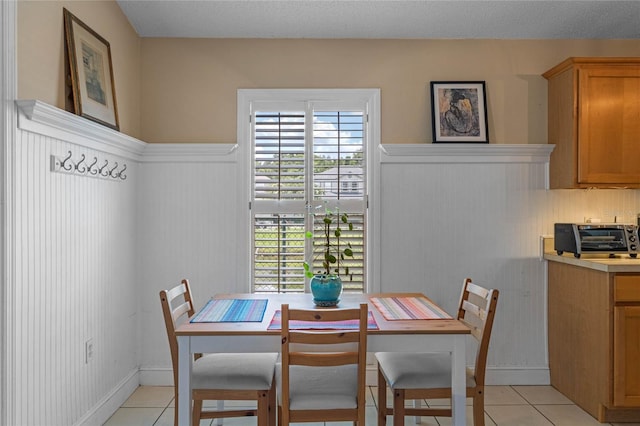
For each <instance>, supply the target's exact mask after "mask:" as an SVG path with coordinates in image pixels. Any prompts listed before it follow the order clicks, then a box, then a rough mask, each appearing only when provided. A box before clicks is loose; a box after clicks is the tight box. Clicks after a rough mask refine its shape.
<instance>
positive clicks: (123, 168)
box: [118, 164, 127, 180]
mask: <svg viewBox="0 0 640 426" xmlns="http://www.w3.org/2000/svg"><path fill="white" fill-rule="evenodd" d="M125 170H127V165H126V164H123V165H122V170H120V172H119V173H118V177H120V179H122V180H125V179H126V178H127V175H125V174H124V171H125Z"/></svg>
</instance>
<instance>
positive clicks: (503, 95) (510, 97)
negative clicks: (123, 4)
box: [142, 39, 640, 144]
mask: <svg viewBox="0 0 640 426" xmlns="http://www.w3.org/2000/svg"><path fill="white" fill-rule="evenodd" d="M569 56H640V43H638V41H637V40H624V41H598V40H573V41H570V40H562V41H557V40H533V41H532V40H529V41H519V40H502V41H500V40H309V39H299V40H274V39H271V40H269V39H266V40H249V39H233V40H232V39H226V40H225V39H143V41H142V74H143V75H144V76H145V78H144V80H143V83H142V99H143V103H142V134H143V139H144V140H145V141H148V142H227V143H231V142H235V140H236V90H237V89H238V88H281V87H282V88H284V87H286V88H301V87H305V88H334V87H335V88H343V87H366V88H369V87H379V88H380V89H381V98H382V130H381V131H382V143H425V142H431V141H432V136H431V117H430V114H431V106H430V101H429V99H430V97H429V82H430V81H436V80H485V81H486V84H487V100H488V111H489V137H490V141H491V142H492V143H503V144H504V143H546V142H547V116H546V114H547V105H546V103H547V95H546V91H547V84H546V80H545V79H544V78H542V77H541V74H542V73H543V72H545V71H546V70H547V69H549V68H551V67H552V66H554V65H556V64H557V63H559V62H561V61H562V60H564V59H566V58H567V57H569Z"/></svg>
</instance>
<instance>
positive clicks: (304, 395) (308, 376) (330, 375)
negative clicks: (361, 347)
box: [276, 363, 358, 410]
mask: <svg viewBox="0 0 640 426" xmlns="http://www.w3.org/2000/svg"><path fill="white" fill-rule="evenodd" d="M281 370H282V364H280V363H278V364H276V385H277V389H278V391H277V395H278V401H281V399H280V396H281V395H282V392H281V389H282V383H281V377H282V372H281ZM290 371H291V373H290V376H289V391H290V392H289V406H290V408H291V410H331V409H342V408H356V407H357V406H358V402H357V396H358V386H357V384H358V381H357V377H358V368H357V365H344V366H338V367H305V366H300V365H293V366H291V368H290Z"/></svg>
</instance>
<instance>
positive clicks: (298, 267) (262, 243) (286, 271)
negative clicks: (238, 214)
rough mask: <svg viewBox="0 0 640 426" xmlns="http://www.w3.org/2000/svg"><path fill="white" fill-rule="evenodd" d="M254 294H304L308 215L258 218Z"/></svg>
mask: <svg viewBox="0 0 640 426" xmlns="http://www.w3.org/2000/svg"><path fill="white" fill-rule="evenodd" d="M253 231H254V232H253V234H254V241H255V242H254V250H253V252H254V291H255V292H260V293H280V292H295V293H303V292H304V269H303V267H302V263H303V262H304V239H305V231H304V215H303V214H300V215H280V214H268V215H255V217H254V229H253Z"/></svg>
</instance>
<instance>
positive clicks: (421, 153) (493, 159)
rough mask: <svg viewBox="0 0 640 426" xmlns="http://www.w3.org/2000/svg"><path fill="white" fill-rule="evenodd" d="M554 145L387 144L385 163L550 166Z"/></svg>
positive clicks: (383, 146)
mask: <svg viewBox="0 0 640 426" xmlns="http://www.w3.org/2000/svg"><path fill="white" fill-rule="evenodd" d="M554 147H555V145H552V144H457V143H456V144H432V143H416V144H386V145H380V146H379V149H380V152H381V154H382V155H381V160H380V161H381V163H439V164H442V163H548V162H549V158H550V156H551V152H552V151H553V148H554Z"/></svg>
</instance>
